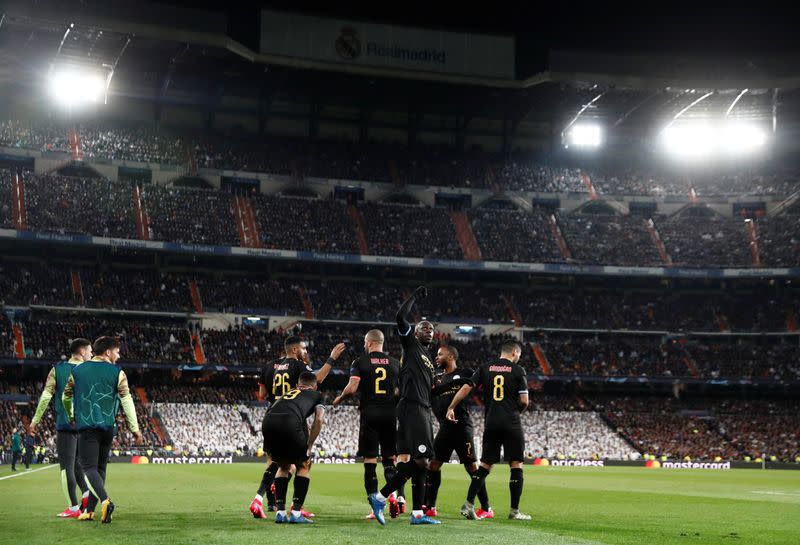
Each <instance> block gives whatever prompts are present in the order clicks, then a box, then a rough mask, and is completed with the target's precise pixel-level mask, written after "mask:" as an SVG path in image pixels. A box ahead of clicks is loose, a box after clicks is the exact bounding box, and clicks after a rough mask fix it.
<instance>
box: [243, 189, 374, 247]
mask: <svg viewBox="0 0 800 545" xmlns="http://www.w3.org/2000/svg"><path fill="white" fill-rule="evenodd" d="M253 208H254V210H255V214H256V221H257V224H258V230H259V236H260V237H261V244H262V245H263V246H264V247H265V248H274V249H279V250H311V251H318V252H333V253H346V254H357V253H359V251H358V243H357V242H356V235H355V231H354V228H353V222H352V220H351V218H350V216H349V215H348V213H347V205H346V204H345V203H344V202H343V201H337V200H331V199H328V200H319V199H308V198H303V197H275V196H271V195H258V196H256V197H254V198H253Z"/></svg>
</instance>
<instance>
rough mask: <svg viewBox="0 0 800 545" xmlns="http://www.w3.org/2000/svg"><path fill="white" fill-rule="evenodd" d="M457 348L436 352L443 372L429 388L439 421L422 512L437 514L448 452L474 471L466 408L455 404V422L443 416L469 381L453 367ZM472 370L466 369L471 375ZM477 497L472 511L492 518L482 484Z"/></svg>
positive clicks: (445, 348)
mask: <svg viewBox="0 0 800 545" xmlns="http://www.w3.org/2000/svg"><path fill="white" fill-rule="evenodd" d="M457 362H458V350H456V348H455V347H453V346H442V347H440V348H439V351H438V352H437V354H436V365H438V366H439V368H440V369H443V370H444V373H443V374H442V375H441V376H439V377H437V381H436V386H434V388H433V414H434V415H435V416H436V419H437V420H438V421H439V433H437V434H436V438H435V439H434V440H433V453H434V454H433V460H431V465H430V467H429V468H428V490H427V494H426V501H427V504H428V510H427V511H426V513H425V514H426V515H428V516H430V517H435V516H437V514H438V513H437V512H436V498H437V497H438V495H439V486H440V485H441V483H442V471H441V469H442V465H443V464H445V463H447V461H448V460H450V455H451V454H452V453H453V451H454V450H455V452H456V454H458V459H459V461H460V462H461V463H462V464H464V469H466V470H467V473H468V474H469V475H470V476H471V475H475V473H476V472H477V471H478V463H477V460H476V459H475V443H474V442H473V436H474V431H473V430H472V421H471V420H470V417H469V411H468V410H467V409H466V407H464V406H463V405H458V406H457V407H456V409H455V411H456V420H457V422H451V421H450V420H447V418H446V416H447V409H448V408H449V407H450V402H451V401H453V398H454V397H455V395H456V393H458V390H459V389H461V386H463V385H464V384H472V381H471V380H470V377H469V376H464V375H463V374H462V373H463V372H464V371H463V370H459V369H458V367H457ZM471 374H472V373H470V375H471ZM478 499H480V501H481V508H480V509H478V510H477V511H476V512H475V517H476V518H478V519H485V518H487V519H490V518H494V512H493V511H492V508H491V507H490V506H489V496H488V494H487V493H486V487H485V486H484V487H482V488H481V489H480V490H478Z"/></svg>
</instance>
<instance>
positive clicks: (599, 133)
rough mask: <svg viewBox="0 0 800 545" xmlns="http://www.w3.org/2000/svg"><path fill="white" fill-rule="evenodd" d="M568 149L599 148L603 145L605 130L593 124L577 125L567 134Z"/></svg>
mask: <svg viewBox="0 0 800 545" xmlns="http://www.w3.org/2000/svg"><path fill="white" fill-rule="evenodd" d="M566 137H567V139H566V140H567V147H569V146H575V147H576V148H598V147H600V144H602V143H603V128H602V127H601V126H600V125H596V124H592V123H576V124H575V125H573V126H572V127H570V128H569V130H568V131H567V134H566Z"/></svg>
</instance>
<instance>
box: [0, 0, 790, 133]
mask: <svg viewBox="0 0 800 545" xmlns="http://www.w3.org/2000/svg"><path fill="white" fill-rule="evenodd" d="M172 4H180V3H179V2H172ZM192 4H193V5H199V6H202V7H206V8H214V5H215V4H216V3H211V2H193V3H192ZM275 4H280V3H274V2H273V3H271V5H275ZM278 7H283V6H282V5H279V6H278ZM148 8H149V9H142V3H137V4H136V5H132V4H130V3H124V2H123V3H115V2H94V1H89V0H84V1H83V2H69V1H67V2H64V1H61V2H51V1H44V0H41V1H40V2H37V3H36V4H32V3H29V2H22V1H19V2H10V3H9V5H8V6H7V8H6V11H5V12H4V13H3V15H2V22H0V51H2V52H3V53H4V55H3V57H2V58H0V81H6V82H16V83H19V82H20V79H28V80H30V81H34V82H35V81H36V80H37V78H42V77H44V74H43V68H42V67H47V66H49V65H51V64H54V63H57V62H59V61H66V62H70V63H80V64H85V65H92V66H96V67H103V68H104V69H106V70H111V71H112V73H113V76H112V78H111V83H110V87H109V93H110V94H117V95H122V96H129V97H145V96H147V97H152V96H154V95H155V96H157V97H160V99H163V100H166V101H173V102H181V101H186V102H187V103H196V102H198V101H200V102H204V101H205V102H214V101H219V100H220V98H219V97H221V96H222V95H243V96H250V95H252V96H255V97H260V98H264V97H267V99H269V100H272V99H275V98H278V97H280V96H285V97H291V98H292V100H295V101H297V100H301V101H306V102H307V103H308V104H315V103H319V102H324V103H325V104H326V105H331V104H334V105H339V106H343V107H353V108H361V109H365V110H367V111H369V110H375V109H390V110H391V109H399V110H401V111H408V110H409V109H410V108H416V109H418V110H419V112H420V113H435V114H439V115H454V116H458V117H460V118H462V119H463V120H465V122H467V123H468V122H469V120H470V119H472V118H474V117H476V116H478V117H482V118H489V119H497V120H504V122H508V123H516V124H519V123H520V122H522V121H523V120H525V121H532V122H535V121H548V122H549V121H553V120H554V119H557V120H559V122H560V121H561V120H562V119H567V120H568V119H571V118H572V117H574V116H575V115H576V114H577V113H578V112H582V113H581V117H582V118H587V119H597V120H602V121H603V122H605V123H607V124H612V125H615V126H642V125H644V126H647V125H650V124H652V123H660V122H661V121H662V120H665V119H670V118H672V117H674V116H675V115H676V114H678V113H680V115H681V116H682V117H686V118H697V117H704V116H711V115H715V116H717V115H723V114H725V113H726V112H728V109H729V108H730V112H729V113H728V115H730V116H731V117H734V118H741V119H761V120H773V119H774V117H775V115H776V114H778V116H779V117H780V118H781V120H782V121H783V122H789V123H794V122H795V121H796V120H797V113H796V112H798V111H800V108H798V107H797V106H798V97H799V96H800V93H799V92H798V91H797V89H800V61H798V60H797V59H800V56H791V55H788V53H787V51H788V50H787V49H785V48H783V49H780V51H781V52H782V53H781V55H778V56H774V55H773V56H772V57H771V58H767V57H766V56H765V57H764V58H765V59H767V60H755V59H756V57H754V56H730V55H727V56H726V55H720V56H712V55H710V54H708V53H717V52H718V51H719V49H721V48H723V45H722V43H723V42H724V43H728V44H730V41H729V40H724V39H723V38H720V37H719V34H718V33H717V32H718V31H717V32H715V31H714V30H713V29H709V28H707V27H706V28H705V32H706V34H705V35H706V37H707V38H709V37H713V40H711V41H712V44H711V46H709V47H707V48H705V49H701V50H700V53H701V54H700V55H694V56H686V55H685V54H686V52H687V49H691V47H695V46H694V45H693V44H695V43H697V39H698V38H699V37H700V32H701V29H700V24H699V22H700V21H701V18H693V17H692V14H691V13H687V14H686V17H685V18H684V19H681V20H680V21H678V22H677V23H673V25H672V28H676V25H678V23H679V25H682V26H683V27H684V30H683V32H682V33H681V32H677V31H676V33H675V34H673V35H670V32H669V31H668V30H662V31H661V32H655V31H654V30H653V29H654V25H653V24H652V23H650V24H648V23H643V22H641V21H642V20H641V19H639V20H637V19H636V17H635V15H636V14H635V13H633V12H631V13H627V14H622V15H616V16H615V15H614V14H613V13H610V12H607V13H604V14H603V17H600V16H597V15H596V14H575V15H574V16H572V17H567V16H566V14H565V13H564V12H563V9H562V8H559V9H562V11H561V12H559V11H558V9H555V8H552V7H546V8H540V7H536V8H535V9H536V10H537V11H536V12H535V13H532V12H531V9H532V8H524V9H523V11H521V12H516V11H515V12H514V13H511V12H501V13H499V14H498V13H497V11H492V10H489V11H487V12H486V14H485V17H484V18H483V21H482V22H481V23H480V24H479V25H478V26H476V20H475V19H471V18H470V17H469V15H470V14H469V13H466V14H465V13H456V14H453V15H452V17H449V18H447V19H438V20H437V19H435V18H433V19H431V18H428V19H425V18H424V17H422V16H420V17H419V18H418V19H415V20H421V21H424V22H425V24H428V25H432V26H440V27H441V26H447V27H450V28H451V27H453V26H454V25H456V26H457V27H458V28H465V29H468V30H472V29H475V30H479V31H495V32H513V33H514V34H515V35H516V36H517V42H518V47H517V51H518V53H517V56H518V63H517V72H518V76H519V75H520V74H522V75H523V76H524V75H526V74H528V72H525V70H526V68H524V67H525V66H527V67H529V68H533V69H534V70H538V71H536V72H532V73H531V74H532V75H530V76H528V77H524V78H518V79H515V80H487V79H481V78H475V77H467V76H443V75H435V74H431V73H415V72H408V71H405V72H398V71H389V70H387V69H376V68H370V67H358V66H349V67H346V68H345V69H343V68H342V67H341V66H340V65H337V66H336V67H331V66H324V65H322V64H321V63H318V62H314V61H304V60H299V59H296V58H278V57H276V56H268V55H263V54H260V53H258V52H256V51H255V49H253V48H252V47H251V46H250V45H252V44H250V45H246V44H248V43H249V42H248V39H247V32H242V31H241V30H236V29H237V28H239V27H240V23H241V18H242V15H243V12H242V11H231V12H225V11H222V10H220V9H219V8H215V9H209V10H206V11H203V10H202V9H191V10H187V9H184V8H182V7H176V6H174V5H172V6H166V5H153V6H148ZM253 9H255V8H253ZM335 9H336V8H331V7H329V8H324V9H323V10H322V11H321V13H323V14H333V13H335V14H339V15H345V16H347V15H350V14H349V13H347V12H344V13H342V12H341V11H334V10H335ZM516 9H522V8H516ZM245 13H247V12H245ZM249 13H257V11H255V12H249ZM362 14H363V15H364V16H374V17H375V18H376V19H378V20H384V21H386V20H389V21H391V22H398V23H401V24H402V23H410V22H413V21H412V19H411V18H409V17H410V16H404V15H403V14H401V13H396V14H390V15H386V14H380V13H376V12H374V11H373V12H369V11H366V12H362ZM533 15H537V17H534V16H533ZM415 16H416V15H415ZM718 16H719V17H720V18H721V20H722V21H730V20H731V19H726V16H725V15H724V14H722V15H720V14H718ZM544 19H546V21H545V22H542V21H543V20H544ZM526 20H527V21H529V22H530V23H528V24H529V26H530V31H529V32H525V30H526V29H527V28H528V27H526V26H525V25H526ZM634 21H638V23H636V24H634ZM445 23H447V25H445ZM255 24H256V25H257V23H255ZM742 25H743V23H741V21H740V22H739V23H737V25H736V26H735V29H738V30H743V29H744V30H747V29H748V28H750V27H747V26H744V27H743V26H742ZM598 28H601V29H603V30H602V31H599V30H598ZM626 28H627V30H625V31H624V32H623V31H621V30H620V29H626ZM752 28H755V27H752ZM780 28H783V27H778V26H767V27H766V31H767V32H771V33H772V41H770V43H769V44H768V45H769V46H770V47H769V48H767V49H761V50H759V51H761V52H766V51H767V50H772V49H774V48H775V47H778V45H780V44H783V45H787V44H788V42H784V41H783V40H784V34H782V33H781V32H780ZM569 29H572V30H573V31H572V32H569V31H568V30H569ZM764 31H765V29H761V30H760V31H758V32H757V31H755V30H753V31H752V32H750V34H751V35H752V36H751V38H753V36H756V37H757V36H760V35H761V32H764ZM647 32H651V33H653V35H652V39H651V40H649V41H648V40H644V39H643V38H642V36H643V35H645V34H646V33H647ZM533 34H536V35H539V34H541V35H539V36H538V37H536V38H534V37H532V36H531V35H533ZM735 34H736V33H735V32H729V33H728V35H730V36H733V35H735ZM548 39H551V40H552V42H551V43H550V44H547V43H544V42H545V41H546V40H548ZM600 39H605V40H606V41H607V42H608V43H607V47H606V48H605V49H604V50H598V49H593V50H592V51H591V52H587V51H586V48H587V47H588V46H591V44H593V43H597V42H598V40H600ZM625 39H628V40H630V41H632V42H634V44H635V46H634V52H633V53H632V52H631V51H630V49H629V50H626V51H624V52H623V53H619V49H620V45H621V43H622V41H624V40H625ZM665 39H671V40H673V42H674V44H675V47H674V51H676V52H677V53H679V54H680V55H664V54H656V53H652V52H647V51H643V49H644V50H647V49H649V50H651V51H652V49H653V47H654V46H655V47H658V45H659V44H663V43H664V40H665ZM531 41H533V42H535V43H534V45H533V46H530V42H531ZM745 43H748V42H747V41H746V40H745ZM751 43H752V41H751ZM788 45H790V44H788ZM638 46H644V47H643V48H642V49H639V48H638ZM730 47H731V50H730V51H733V52H737V51H741V47H742V43H740V44H739V45H738V46H735V45H730ZM557 48H560V49H557ZM609 50H616V51H617V52H616V53H614V52H608V51H609ZM707 54H708V55H707ZM521 65H522V67H521ZM708 93H711V94H708ZM706 95H707V96H706ZM700 97H704V98H703V99H702V100H699V101H698V99H699V98H700ZM412 98H413V100H412ZM412 102H413V105H412V104H411V103H412ZM732 105H733V107H732V108H731V106H732Z"/></svg>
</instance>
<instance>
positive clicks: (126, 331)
mask: <svg viewBox="0 0 800 545" xmlns="http://www.w3.org/2000/svg"><path fill="white" fill-rule="evenodd" d="M19 324H20V326H21V327H22V332H23V335H24V339H25V356H26V357H27V358H31V359H46V360H50V361H57V360H59V359H66V358H67V357H68V354H67V351H68V350H67V349H68V347H69V343H70V342H71V341H72V339H75V338H78V337H83V338H87V339H91V340H93V339H96V338H98V337H100V336H103V335H114V336H118V337H119V338H120V340H121V341H122V346H121V349H120V355H121V358H122V360H123V361H124V360H127V361H137V362H175V363H189V362H193V361H194V357H193V354H192V350H191V342H190V338H189V330H188V329H187V327H186V325H185V323H181V322H179V321H169V322H167V321H153V320H151V321H143V320H122V319H119V318H94V317H88V316H69V317H68V316H61V317H58V316H47V317H34V318H31V319H29V320H27V321H22V322H19Z"/></svg>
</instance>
